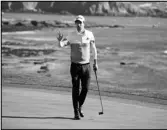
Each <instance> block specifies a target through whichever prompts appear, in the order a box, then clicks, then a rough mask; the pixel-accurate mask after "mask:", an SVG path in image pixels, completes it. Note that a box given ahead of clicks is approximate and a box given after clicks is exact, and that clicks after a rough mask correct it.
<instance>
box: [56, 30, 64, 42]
mask: <svg viewBox="0 0 167 130" xmlns="http://www.w3.org/2000/svg"><path fill="white" fill-rule="evenodd" d="M63 37H64V36H63V34H62V33H61V32H60V31H59V32H58V36H57V40H58V41H62V40H63Z"/></svg>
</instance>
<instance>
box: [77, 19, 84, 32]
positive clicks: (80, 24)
mask: <svg viewBox="0 0 167 130" xmlns="http://www.w3.org/2000/svg"><path fill="white" fill-rule="evenodd" d="M75 25H76V27H77V30H78V31H81V30H83V29H84V23H83V22H81V21H79V20H76V21H75Z"/></svg>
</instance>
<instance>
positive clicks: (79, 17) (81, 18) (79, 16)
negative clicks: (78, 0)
mask: <svg viewBox="0 0 167 130" xmlns="http://www.w3.org/2000/svg"><path fill="white" fill-rule="evenodd" d="M77 20H79V21H81V22H85V18H84V17H83V16H82V15H78V16H77V17H76V19H75V21H77Z"/></svg>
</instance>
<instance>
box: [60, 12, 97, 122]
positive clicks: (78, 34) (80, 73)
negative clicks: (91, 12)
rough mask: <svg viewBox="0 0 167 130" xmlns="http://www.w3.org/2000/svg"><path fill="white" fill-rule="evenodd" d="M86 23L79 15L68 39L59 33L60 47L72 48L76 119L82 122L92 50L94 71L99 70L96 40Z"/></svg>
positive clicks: (73, 93)
mask: <svg viewBox="0 0 167 130" xmlns="http://www.w3.org/2000/svg"><path fill="white" fill-rule="evenodd" d="M84 23H85V18H84V17H83V16H82V15H78V16H77V17H76V19H75V25H76V30H75V31H73V32H71V33H70V34H69V36H68V37H66V38H65V37H64V36H63V34H62V33H61V32H60V31H59V33H58V37H57V39H58V41H59V47H64V46H68V45H69V46H70V48H71V68H70V73H71V78H72V101H73V108H74V119H76V120H80V117H84V114H83V111H82V106H83V104H84V101H85V99H86V95H87V92H88V89H89V85H90V78H91V67H90V53H91V51H90V49H92V51H93V56H94V64H93V69H94V70H97V69H98V65H97V50H96V46H95V38H94V35H93V33H92V32H91V31H89V30H87V29H85V27H84ZM80 82H81V91H80Z"/></svg>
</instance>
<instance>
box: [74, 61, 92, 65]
mask: <svg viewBox="0 0 167 130" xmlns="http://www.w3.org/2000/svg"><path fill="white" fill-rule="evenodd" d="M71 64H74V65H88V64H90V63H89V62H88V63H84V64H81V63H74V62H72V63H71Z"/></svg>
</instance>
